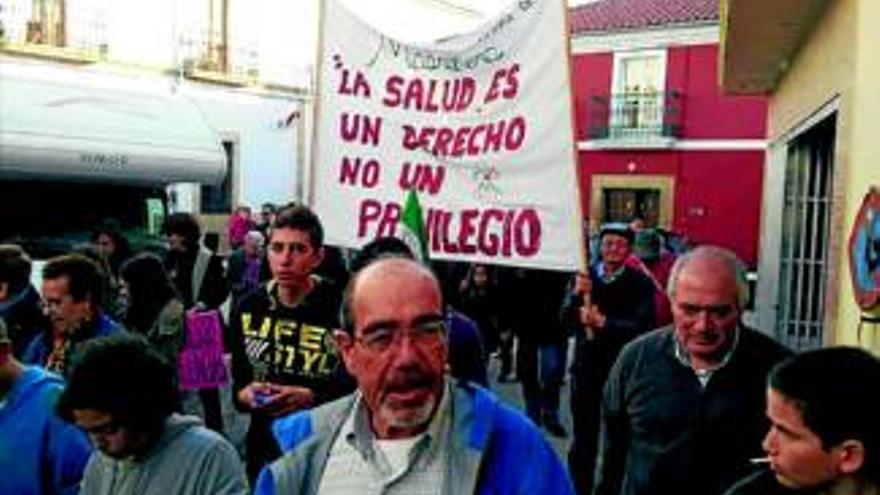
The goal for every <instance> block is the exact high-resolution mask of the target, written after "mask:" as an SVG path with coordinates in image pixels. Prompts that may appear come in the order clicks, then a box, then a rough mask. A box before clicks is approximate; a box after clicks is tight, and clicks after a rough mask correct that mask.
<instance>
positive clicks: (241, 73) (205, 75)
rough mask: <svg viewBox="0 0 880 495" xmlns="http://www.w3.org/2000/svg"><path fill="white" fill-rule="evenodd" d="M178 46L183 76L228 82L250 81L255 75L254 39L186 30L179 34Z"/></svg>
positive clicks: (255, 47) (257, 54)
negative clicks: (248, 39) (240, 38)
mask: <svg viewBox="0 0 880 495" xmlns="http://www.w3.org/2000/svg"><path fill="white" fill-rule="evenodd" d="M180 47H181V51H182V53H183V72H184V75H185V76H186V77H189V78H192V79H202V80H210V81H212V82H219V83H228V84H251V83H254V82H256V80H257V78H258V77H259V67H260V59H259V51H258V50H257V44H256V43H255V42H248V41H245V40H239V39H235V38H226V37H224V36H222V35H221V34H220V33H211V32H187V33H185V34H184V35H182V36H181V38H180Z"/></svg>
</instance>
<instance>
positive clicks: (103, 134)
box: [0, 64, 226, 184]
mask: <svg viewBox="0 0 880 495" xmlns="http://www.w3.org/2000/svg"><path fill="white" fill-rule="evenodd" d="M13 69H14V67H11V66H9V65H7V64H3V65H2V67H0V72H2V77H0V178H6V179H10V178H14V179H22V180H34V179H46V178H49V179H52V180H90V181H94V180H101V181H108V182H117V183H126V184H168V183H172V182H200V183H203V184H217V183H219V182H220V181H221V180H222V178H223V175H224V173H225V169H226V158H225V153H224V152H223V148H222V146H221V144H220V139H219V138H218V136H217V133H216V132H215V131H214V130H213V129H212V128H211V127H209V125H208V123H207V122H206V121H205V119H204V117H203V116H202V114H201V112H200V111H199V109H198V108H197V107H196V106H195V104H194V103H193V102H192V101H190V100H189V99H188V98H186V97H184V96H181V95H178V94H173V93H172V90H171V88H170V84H168V85H167V86H166V87H165V88H163V89H164V91H156V90H153V91H135V90H133V89H131V88H129V87H128V85H127V84H125V81H124V80H120V79H116V80H114V79H111V78H104V79H101V78H95V77H93V76H91V75H83V76H84V77H81V78H80V77H77V75H78V74H77V72H76V71H68V77H67V80H65V78H64V77H58V76H59V74H61V75H62V76H63V73H60V72H59V73H55V74H52V75H51V76H50V77H46V76H45V74H36V73H34V72H33V71H30V72H28V71H26V70H25V71H22V70H13Z"/></svg>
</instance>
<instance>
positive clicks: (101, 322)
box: [21, 313, 122, 375]
mask: <svg viewBox="0 0 880 495" xmlns="http://www.w3.org/2000/svg"><path fill="white" fill-rule="evenodd" d="M120 330H122V326H120V325H119V323H116V322H115V321H114V320H112V319H110V318H109V317H108V316H107V315H105V314H104V313H101V314H100V315H99V316H98V319H96V320H95V324H94V325H93V326H92V328H90V329H88V331H87V332H86V333H83V334H81V335H77V336H76V337H75V343H74V344H78V343H80V342H84V341H86V340H88V339H91V338H96V337H105V336H107V335H111V334H113V333H115V332H118V331H120ZM72 351H73V349H71V352H72ZM50 354H52V329H51V328H50V329H47V330H45V331H44V332H42V333H40V334H39V335H37V336H36V337H34V339H33V340H32V341H31V343H30V344H28V346H27V348H26V349H25V351H24V355H22V359H21V360H22V362H24V363H27V364H34V365H38V366H45V365H46V361H47V360H48V359H49V355H50ZM65 375H66V373H65Z"/></svg>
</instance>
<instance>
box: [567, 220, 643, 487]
mask: <svg viewBox="0 0 880 495" xmlns="http://www.w3.org/2000/svg"><path fill="white" fill-rule="evenodd" d="M632 243H633V231H632V230H631V229H630V227H629V226H628V225H627V224H621V223H608V224H605V225H604V226H602V229H601V230H600V232H599V254H600V257H599V261H597V262H596V263H594V264H593V265H592V266H590V270H589V273H587V274H582V273H578V274H575V276H574V280H573V281H572V283H571V284H570V287H569V290H568V291H567V294H566V297H565V299H563V304H562V311H561V314H562V323H563V325H565V326H566V327H567V328H568V329H569V330H570V332H571V333H573V334H574V337H575V352H574V362H573V363H572V365H571V395H570V397H571V417H572V423H573V426H574V428H573V430H574V441H573V442H572V443H571V449H570V450H569V452H568V469H569V471H570V472H571V477H572V479H573V480H574V485H575V489H576V490H577V492H578V493H579V494H580V495H588V494H589V493H591V491H592V488H593V471H594V468H595V460H596V445H597V444H598V439H599V405H600V404H601V402H602V389H603V387H604V386H605V379H606V378H607V377H608V372H609V371H610V370H611V366H612V365H613V364H614V361H615V360H616V359H617V355H618V354H620V350H621V349H622V348H623V346H624V345H625V344H626V343H627V342H629V341H631V340H632V339H634V338H635V337H637V336H639V335H641V334H643V333H646V332H650V331H651V330H653V329H654V328H655V326H654V297H653V293H654V286H653V284H652V282H651V280H650V279H649V278H648V277H647V276H646V275H645V274H644V273H642V272H641V271H640V270H638V269H636V268H633V267H630V266H628V265H627V259H628V258H630V256H631V254H632Z"/></svg>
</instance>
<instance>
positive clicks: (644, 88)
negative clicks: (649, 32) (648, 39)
mask: <svg viewBox="0 0 880 495" xmlns="http://www.w3.org/2000/svg"><path fill="white" fill-rule="evenodd" d="M613 84H614V87H613V91H612V106H611V112H612V114H611V120H612V122H611V127H612V129H614V130H616V132H618V133H623V134H627V133H629V134H633V133H639V132H641V133H644V132H650V133H658V132H659V131H660V130H661V129H662V126H663V103H664V102H663V100H664V90H665V88H666V51H665V50H642V51H637V52H622V53H616V54H615V56H614V83H613Z"/></svg>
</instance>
